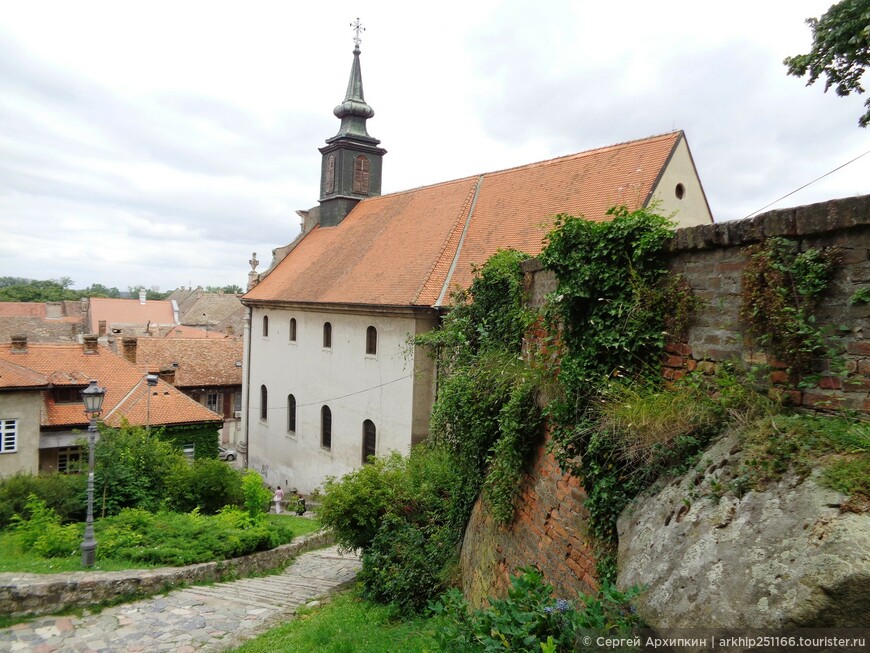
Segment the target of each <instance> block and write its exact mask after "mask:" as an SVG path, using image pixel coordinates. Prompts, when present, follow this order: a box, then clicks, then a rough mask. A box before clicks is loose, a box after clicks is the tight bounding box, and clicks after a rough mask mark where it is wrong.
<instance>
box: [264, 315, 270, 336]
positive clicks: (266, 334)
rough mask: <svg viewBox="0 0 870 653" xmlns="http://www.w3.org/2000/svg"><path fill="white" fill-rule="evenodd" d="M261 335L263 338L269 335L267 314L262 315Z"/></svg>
mask: <svg viewBox="0 0 870 653" xmlns="http://www.w3.org/2000/svg"><path fill="white" fill-rule="evenodd" d="M263 337H264V338H267V337H269V316H268V315H264V316H263Z"/></svg>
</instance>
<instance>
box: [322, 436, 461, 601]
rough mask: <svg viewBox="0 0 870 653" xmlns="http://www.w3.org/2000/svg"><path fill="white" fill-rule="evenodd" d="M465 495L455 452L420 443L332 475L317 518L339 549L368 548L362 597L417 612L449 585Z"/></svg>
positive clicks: (361, 578)
mask: <svg viewBox="0 0 870 653" xmlns="http://www.w3.org/2000/svg"><path fill="white" fill-rule="evenodd" d="M463 492H464V489H463V475H462V472H461V470H460V469H459V467H458V465H457V464H456V460H455V457H454V456H452V455H451V453H450V452H449V451H448V450H447V449H446V448H444V447H437V446H428V445H419V446H417V447H415V448H414V449H413V450H412V451H411V455H410V456H409V457H408V458H403V457H402V456H400V455H399V454H398V453H393V454H392V455H390V456H388V457H386V458H374V459H372V463H370V464H368V465H365V466H364V467H362V468H360V469H358V470H355V471H354V472H351V473H350V474H348V475H347V476H345V477H344V478H342V479H341V480H336V479H330V480H329V481H328V482H327V483H326V485H325V488H324V496H323V500H322V502H321V505H320V509H319V516H320V519H321V522H322V523H323V524H324V526H327V527H331V528H333V529H334V530H335V532H336V541H338V542H339V544H340V545H341V546H343V547H345V548H348V549H352V548H356V549H362V551H363V554H362V562H363V567H362V570H361V571H360V573H359V576H358V578H359V580H360V582H361V583H362V593H363V595H364V596H366V597H368V598H371V599H373V600H376V601H380V602H382V603H388V604H391V605H393V606H394V607H395V608H396V609H397V611H398V612H400V613H406V614H407V613H414V612H419V611H420V610H422V609H423V608H424V607H425V606H426V602H427V601H428V600H430V599H432V598H434V597H435V596H437V595H438V594H439V593H440V592H441V591H443V590H444V588H445V587H446V584H447V578H446V575H447V573H448V572H447V570H448V569H449V568H450V563H451V561H452V560H454V559H455V557H456V554H457V547H458V545H459V542H460V540H461V537H462V533H463V530H464V528H465V523H466V520H467V513H466V510H465V506H466V505H470V500H469V499H468V497H466V496H465V495H464V494H463ZM472 500H473V497H472Z"/></svg>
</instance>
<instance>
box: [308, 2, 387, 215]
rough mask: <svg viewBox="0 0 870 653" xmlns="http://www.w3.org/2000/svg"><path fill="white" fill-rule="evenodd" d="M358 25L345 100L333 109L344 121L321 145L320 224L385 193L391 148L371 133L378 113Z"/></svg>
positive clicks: (353, 25) (357, 24) (356, 26)
mask: <svg viewBox="0 0 870 653" xmlns="http://www.w3.org/2000/svg"><path fill="white" fill-rule="evenodd" d="M351 27H353V28H354V48H353V65H352V66H351V69H350V80H349V81H348V83H347V93H346V94H345V97H344V102H342V103H341V104H339V105H338V106H337V107H335V109H334V110H333V113H334V114H335V116H336V117H337V118H338V119H340V120H341V126H340V127H339V129H338V133H337V134H336V135H335V136H333V137H332V138H327V139H326V145H325V146H324V147H321V148H320V153H321V154H322V155H323V160H322V163H321V169H320V200H319V201H320V226H321V227H334V226H335V225H337V224H339V223H340V222H341V221H342V220H344V218H345V216H347V214H348V213H350V211H351V209H353V207H354V206H356V204H357V202H359V201H360V200H362V199H365V198H366V197H377V196H379V195H380V194H381V169H382V164H383V157H384V154H386V153H387V151H386V150H385V149H384V148H382V147H378V145H379V144H380V141H379V140H378V139H377V138H372V137H371V136H369V133H368V130H367V129H366V120H368V119H369V118H371V117H372V116H374V115H375V111H374V109H372V108H371V107H370V106H369V105H368V104H366V101H365V96H364V95H363V83H362V72H361V69H360V63H359V55H360V49H359V44H360V38H359V33H360V31H362V30H363V28H362V26H361V25H360V23H359V19H358V18H357V20H356V22H354V23H351Z"/></svg>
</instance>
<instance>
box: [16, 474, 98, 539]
mask: <svg viewBox="0 0 870 653" xmlns="http://www.w3.org/2000/svg"><path fill="white" fill-rule="evenodd" d="M86 487H87V475H85V474H60V473H52V474H39V475H33V474H27V473H24V472H19V473H17V474H14V475H13V476H7V477H6V478H2V479H0V528H5V527H6V526H8V525H9V523H10V522H11V519H12V516H13V515H15V514H21V515H26V514H29V513H28V511H27V498H28V497H29V496H30V495H31V494H32V495H35V496H37V497H39V498H41V499H43V500H44V501H45V503H46V505H47V506H48V507H49V508H51V509H53V510H54V511H55V512H56V513H57V514H58V515H59V516H60V519H61V522H67V521H78V520H82V519H84V517H85V511H86V508H87V503H86V496H85V489H86Z"/></svg>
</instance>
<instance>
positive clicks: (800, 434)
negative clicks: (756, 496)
mask: <svg viewBox="0 0 870 653" xmlns="http://www.w3.org/2000/svg"><path fill="white" fill-rule="evenodd" d="M744 448H745V450H746V457H745V462H744V469H743V470H742V473H743V477H744V478H745V480H746V481H748V483H749V485H750V487H754V488H756V489H761V488H763V487H764V486H765V485H766V484H767V483H768V482H770V481H776V480H778V479H779V478H781V477H782V476H783V474H785V473H786V472H788V471H792V472H795V473H797V474H798V475H800V476H806V475H807V474H809V473H810V472H811V471H812V470H813V469H816V468H821V470H822V473H821V476H820V479H819V480H820V482H821V483H822V484H823V485H826V486H828V487H831V488H833V489H835V490H838V491H840V492H843V493H844V494H847V495H849V496H851V497H853V498H856V499H859V500H862V501H870V423H868V422H865V421H861V420H858V419H852V418H848V417H842V416H836V417H833V416H814V415H802V414H798V415H789V416H785V415H778V416H776V417H772V418H768V419H763V420H760V421H759V422H758V423H757V425H756V427H755V428H754V429H751V430H748V431H746V432H745V436H744Z"/></svg>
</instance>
